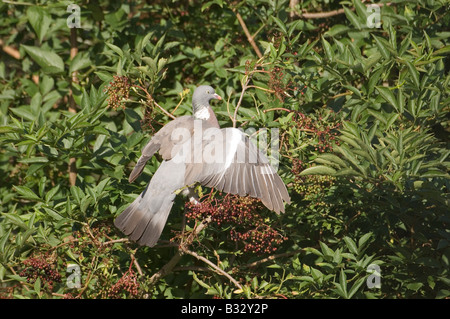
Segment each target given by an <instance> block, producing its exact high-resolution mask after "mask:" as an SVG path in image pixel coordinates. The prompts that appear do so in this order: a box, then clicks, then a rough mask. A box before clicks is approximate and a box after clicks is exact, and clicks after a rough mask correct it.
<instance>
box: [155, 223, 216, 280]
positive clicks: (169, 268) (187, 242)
mask: <svg viewBox="0 0 450 319" xmlns="http://www.w3.org/2000/svg"><path fill="white" fill-rule="evenodd" d="M210 222H211V217H207V218H205V219H204V220H203V221H202V223H201V224H200V225H199V226H197V227H196V228H195V229H194V231H193V232H192V233H191V234H190V235H189V237H188V238H187V239H186V240H185V241H184V242H182V243H181V244H180V246H179V247H178V250H177V252H176V253H175V255H174V256H173V257H172V259H171V260H169V262H168V263H167V264H165V265H164V266H163V267H162V268H161V269H160V270H158V271H157V272H156V273H154V274H153V276H152V277H151V278H150V280H149V285H150V286H152V285H154V284H155V283H156V282H157V281H158V280H159V279H160V278H162V277H164V276H166V275H167V274H169V273H170V272H171V271H172V270H173V268H174V267H175V265H176V264H177V263H178V262H179V261H180V259H181V257H182V256H183V251H184V250H185V249H187V246H189V245H190V244H191V243H192V241H193V240H194V238H195V236H197V235H198V234H199V233H200V232H201V231H202V230H203V229H204V228H205V227H206V226H208V224H209V223H210Z"/></svg>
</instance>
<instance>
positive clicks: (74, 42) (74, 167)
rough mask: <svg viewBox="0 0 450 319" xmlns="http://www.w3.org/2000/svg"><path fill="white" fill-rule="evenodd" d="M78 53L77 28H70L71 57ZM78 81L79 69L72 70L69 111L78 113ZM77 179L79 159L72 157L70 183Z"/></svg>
mask: <svg viewBox="0 0 450 319" xmlns="http://www.w3.org/2000/svg"><path fill="white" fill-rule="evenodd" d="M77 53H78V46H77V29H76V28H71V29H70V59H71V60H73V59H74V58H75V56H76V55H77ZM73 83H78V77H77V71H74V72H72V81H71V85H70V88H69V112H71V113H77V109H76V103H75V99H74V98H73V90H72V84H73ZM76 181H77V159H76V158H75V157H71V158H70V159H69V184H70V186H74V185H75V183H76Z"/></svg>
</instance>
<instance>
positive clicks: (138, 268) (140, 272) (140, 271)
mask: <svg viewBox="0 0 450 319" xmlns="http://www.w3.org/2000/svg"><path fill="white" fill-rule="evenodd" d="M130 255H131V260H132V261H133V264H134V266H135V267H136V269H137V272H138V273H139V275H141V276H142V275H143V273H142V269H141V266H140V265H139V263H138V262H137V259H136V257H135V256H134V254H130Z"/></svg>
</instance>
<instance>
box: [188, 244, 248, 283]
mask: <svg viewBox="0 0 450 319" xmlns="http://www.w3.org/2000/svg"><path fill="white" fill-rule="evenodd" d="M182 248H183V247H182ZM183 252H184V253H186V254H188V255H191V256H194V257H195V258H197V259H198V260H201V261H203V262H204V263H206V264H208V265H209V266H210V267H212V268H213V269H214V270H215V272H217V273H218V274H219V275H222V276H225V277H227V278H228V279H229V280H230V281H231V282H232V283H233V284H234V285H235V286H236V287H237V288H238V289H241V290H242V286H241V284H240V283H239V282H238V281H237V280H236V279H234V278H233V277H231V276H230V275H229V274H228V273H227V272H225V271H224V270H222V269H220V268H219V267H218V266H217V265H215V264H214V263H212V262H211V261H209V260H208V259H206V258H205V257H203V256H200V255H199V254H197V253H195V252H193V251H190V250H189V249H187V248H184V250H183Z"/></svg>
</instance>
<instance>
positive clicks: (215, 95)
mask: <svg viewBox="0 0 450 319" xmlns="http://www.w3.org/2000/svg"><path fill="white" fill-rule="evenodd" d="M214 98H215V99H217V100H222V97H221V96H220V95H219V94H217V93H214Z"/></svg>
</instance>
